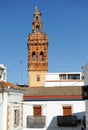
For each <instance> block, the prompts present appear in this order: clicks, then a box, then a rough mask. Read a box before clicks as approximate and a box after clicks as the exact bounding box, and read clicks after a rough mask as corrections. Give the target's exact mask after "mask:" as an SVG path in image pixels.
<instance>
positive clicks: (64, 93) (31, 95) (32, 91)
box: [24, 86, 82, 100]
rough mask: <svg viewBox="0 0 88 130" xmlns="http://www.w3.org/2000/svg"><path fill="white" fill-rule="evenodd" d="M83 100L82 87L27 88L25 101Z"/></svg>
mask: <svg viewBox="0 0 88 130" xmlns="http://www.w3.org/2000/svg"><path fill="white" fill-rule="evenodd" d="M40 99H42V100H44V99H48V100H51V99H52V100H53V99H54V100H55V99H58V100H59V99H60V100H62V99H66V100H68V99H73V100H74V99H82V89H81V87H78V86H75V87H42V88H40V87H37V88H32V87H30V88H25V92H24V100H40Z"/></svg>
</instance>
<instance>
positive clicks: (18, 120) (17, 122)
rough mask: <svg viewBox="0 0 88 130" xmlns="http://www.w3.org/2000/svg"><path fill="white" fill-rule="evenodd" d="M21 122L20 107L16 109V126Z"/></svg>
mask: <svg viewBox="0 0 88 130" xmlns="http://www.w3.org/2000/svg"><path fill="white" fill-rule="evenodd" d="M19 122H20V111H19V109H16V110H14V126H15V127H17V126H19Z"/></svg>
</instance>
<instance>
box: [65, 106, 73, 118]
mask: <svg viewBox="0 0 88 130" xmlns="http://www.w3.org/2000/svg"><path fill="white" fill-rule="evenodd" d="M71 115H72V107H71V106H63V116H71Z"/></svg>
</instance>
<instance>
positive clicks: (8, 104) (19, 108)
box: [0, 82, 24, 130]
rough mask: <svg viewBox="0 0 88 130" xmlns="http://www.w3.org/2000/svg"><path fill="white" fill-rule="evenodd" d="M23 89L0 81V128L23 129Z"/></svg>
mask: <svg viewBox="0 0 88 130" xmlns="http://www.w3.org/2000/svg"><path fill="white" fill-rule="evenodd" d="M23 92H24V91H23V90H22V89H21V88H19V87H18V86H16V85H13V84H11V83H8V82H0V118H1V119H0V130H22V127H23V104H22V103H23Z"/></svg>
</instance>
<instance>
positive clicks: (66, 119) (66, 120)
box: [57, 116, 77, 127]
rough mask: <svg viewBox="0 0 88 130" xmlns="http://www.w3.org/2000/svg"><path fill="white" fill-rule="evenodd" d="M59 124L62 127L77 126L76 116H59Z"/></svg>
mask: <svg viewBox="0 0 88 130" xmlns="http://www.w3.org/2000/svg"><path fill="white" fill-rule="evenodd" d="M57 125H58V126H62V127H75V126H77V118H76V116H57Z"/></svg>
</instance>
